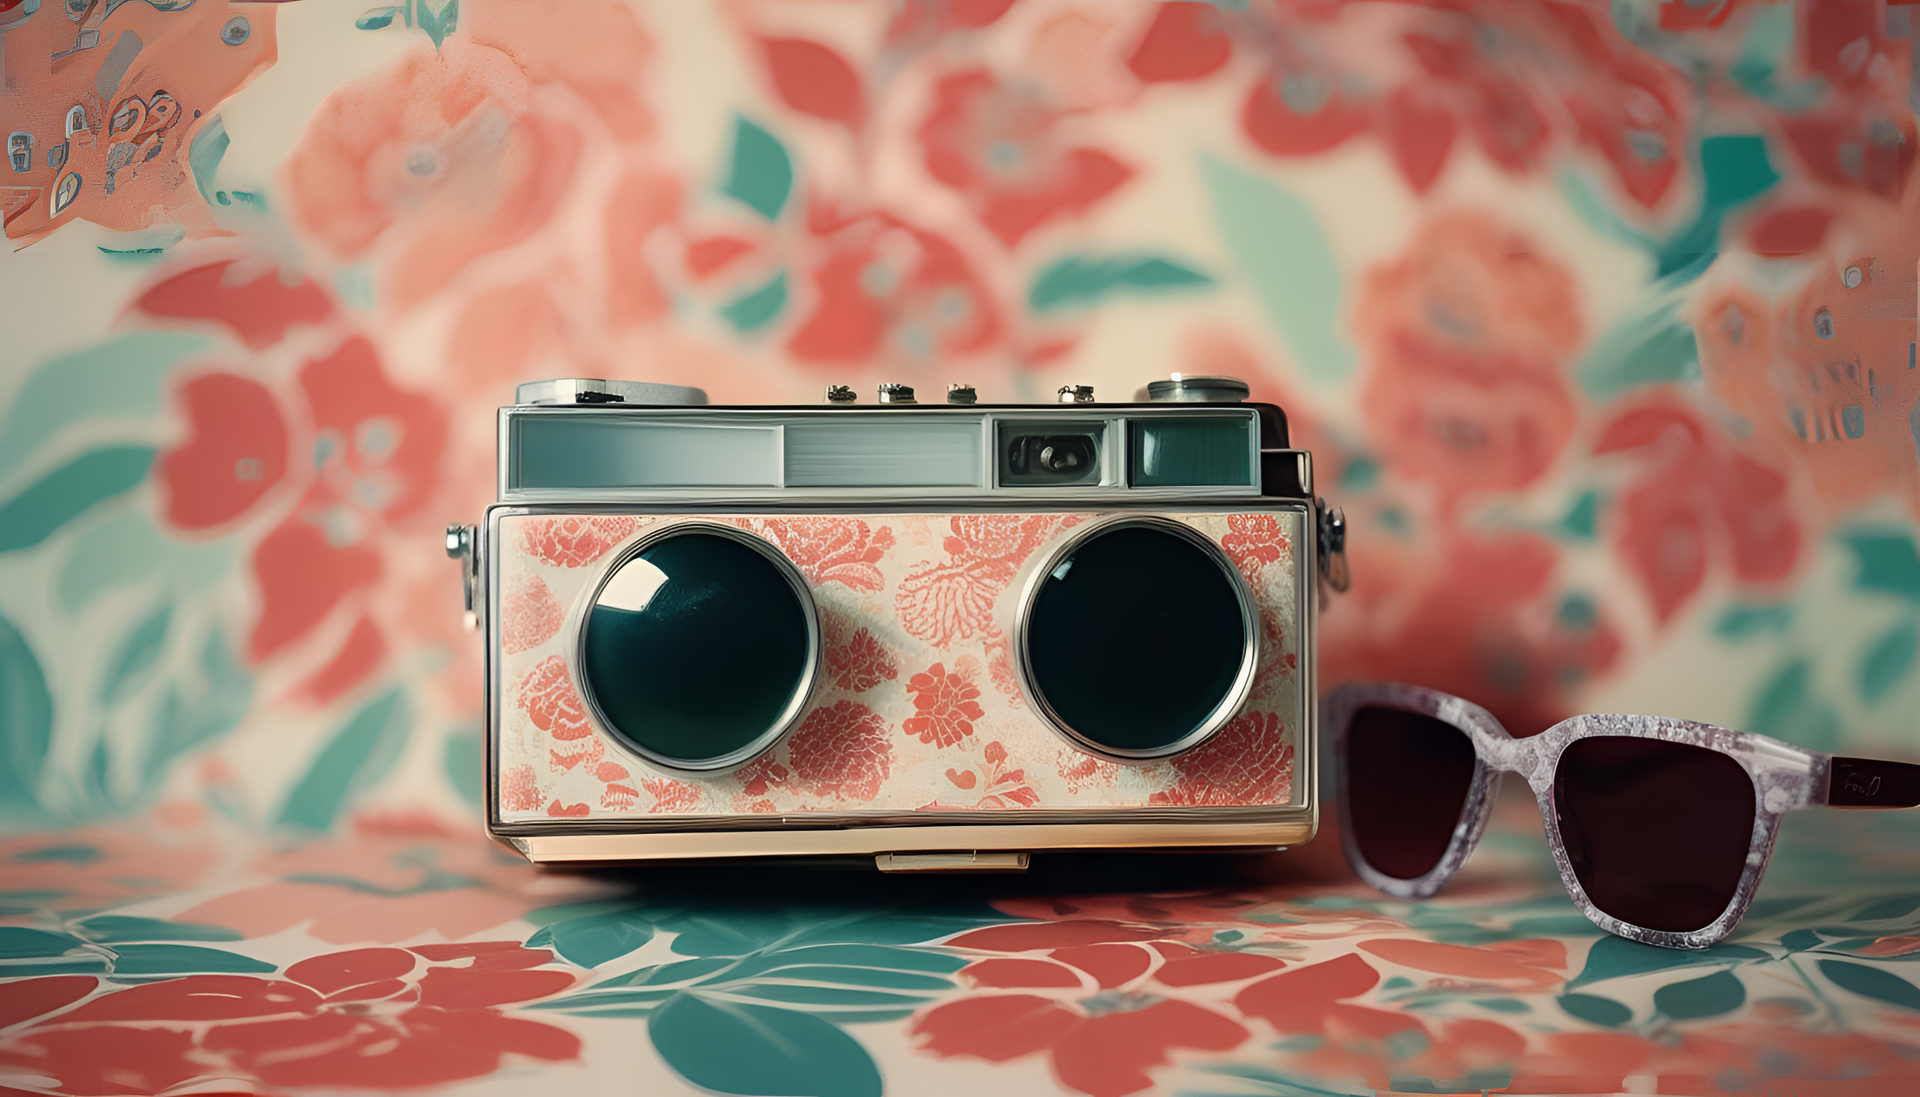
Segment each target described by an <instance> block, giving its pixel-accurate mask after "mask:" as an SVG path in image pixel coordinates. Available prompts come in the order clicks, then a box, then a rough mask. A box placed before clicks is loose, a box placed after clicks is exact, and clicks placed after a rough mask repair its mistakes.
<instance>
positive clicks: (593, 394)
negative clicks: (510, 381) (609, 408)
mask: <svg viewBox="0 0 1920 1097" xmlns="http://www.w3.org/2000/svg"><path fill="white" fill-rule="evenodd" d="M513 402H514V403H515V404H525V405H536V406H545V405H555V404H574V405H578V404H585V405H589V406H591V405H595V404H635V405H640V406H647V405H662V404H665V405H673V406H680V407H705V406H706V403H707V393H706V390H704V389H696V388H690V387H688V386H686V385H660V384H655V383H654V382H652V381H614V380H606V379H601V378H593V377H561V378H558V379H556V380H552V381H528V382H527V383H526V384H524V385H520V386H517V387H516V388H515V389H514V390H513Z"/></svg>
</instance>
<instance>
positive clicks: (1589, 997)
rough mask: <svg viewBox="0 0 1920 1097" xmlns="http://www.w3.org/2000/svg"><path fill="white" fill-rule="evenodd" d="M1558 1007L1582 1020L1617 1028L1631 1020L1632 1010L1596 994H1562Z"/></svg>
mask: <svg viewBox="0 0 1920 1097" xmlns="http://www.w3.org/2000/svg"><path fill="white" fill-rule="evenodd" d="M1560 1008H1561V1009H1564V1010H1566V1011H1567V1012H1568V1013H1570V1014H1572V1015H1573V1016H1575V1017H1578V1018H1580V1019H1581V1020H1582V1021H1587V1022H1589V1023H1591V1024H1596V1025H1605V1026H1606V1027H1608V1028H1618V1027H1619V1026H1621V1025H1624V1024H1626V1023H1627V1022H1628V1021H1631V1020H1633V1010H1631V1009H1628V1008H1627V1007H1626V1006H1624V1005H1622V1004H1620V1003H1619V1002H1616V1001H1614V1000H1613V999H1611V998H1602V997H1600V996H1599V995H1597V994H1562V995H1561V996H1560Z"/></svg>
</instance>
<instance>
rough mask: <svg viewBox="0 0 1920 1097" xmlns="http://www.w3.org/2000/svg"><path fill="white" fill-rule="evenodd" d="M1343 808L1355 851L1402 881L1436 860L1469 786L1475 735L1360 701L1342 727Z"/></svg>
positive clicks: (1450, 835) (1427, 868) (1449, 836)
mask: <svg viewBox="0 0 1920 1097" xmlns="http://www.w3.org/2000/svg"><path fill="white" fill-rule="evenodd" d="M1346 751H1347V788H1346V794H1347V815H1348V818H1349V820H1350V821H1351V822H1352V824H1353V838H1354V843H1355V845H1356V846H1358V847H1359V850H1360V855H1361V856H1362V857H1364V858H1366V860H1367V863H1368V864H1369V865H1372V866H1373V867H1374V868H1375V869H1376V870H1378V871H1380V872H1383V873H1385V874H1387V875H1388V876H1392V877H1395V878H1396V879H1400V880H1414V879H1418V878H1419V877H1421V876H1425V875H1426V874H1427V873H1428V872H1430V871H1432V870H1433V867H1434V866H1435V865H1437V864H1439V863H1440V858H1441V856H1442V855H1443V854H1445V853H1446V852H1447V843H1448V842H1449V841H1451V840H1452V838H1453V828H1454V826H1455V825H1456V824H1458V823H1459V822H1460V814H1461V812H1462V811H1464V810H1465V809H1466V806H1467V793H1468V792H1469V791H1470V790H1471V789H1472V787H1473V740H1471V739H1468V738H1467V735H1466V733H1465V732H1463V731H1461V730H1460V729H1459V728H1456V727H1454V726H1453V725H1452V724H1449V723H1447V722H1445V721H1443V720H1436V719H1434V718H1433V717H1431V716H1422V715H1421V714H1419V713H1417V712H1401V711H1400V710H1398V709H1390V708H1363V709H1361V710H1359V711H1358V712H1355V713H1354V714H1353V722H1352V723H1351V724H1349V725H1348V727H1347V743H1346Z"/></svg>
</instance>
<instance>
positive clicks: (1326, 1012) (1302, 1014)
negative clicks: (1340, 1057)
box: [1233, 953, 1424, 1037]
mask: <svg viewBox="0 0 1920 1097" xmlns="http://www.w3.org/2000/svg"><path fill="white" fill-rule="evenodd" d="M1379 982H1380V973H1379V972H1377V971H1375V970H1374V969H1373V968H1372V967H1370V966H1369V965H1368V964H1367V962H1366V961H1365V960H1362V959H1361V958H1360V957H1359V956H1358V955H1356V954H1354V953H1348V954H1346V955H1345V956H1341V957H1339V958H1337V959H1333V960H1327V961H1325V962H1322V963H1318V964H1310V965H1308V966H1306V967H1302V968H1294V969H1292V970H1289V971H1283V972H1281V973H1279V974H1278V975H1274V976H1271V977H1269V978H1266V979H1262V980H1261V981H1259V982H1257V983H1254V984H1253V985H1251V986H1249V987H1247V988H1246V989H1245V990H1242V991H1241V992H1240V993H1239V994H1238V995H1236V996H1235V997H1234V999H1233V1004H1234V1005H1235V1006H1237V1007H1239V1009H1240V1012H1241V1013H1244V1014H1246V1015H1247V1016H1249V1017H1262V1018H1265V1019H1266V1021H1267V1023H1268V1024H1270V1025H1272V1026H1273V1027H1274V1028H1275V1029H1277V1030H1279V1031H1280V1032H1288V1033H1312V1034H1315V1035H1318V1034H1320V1033H1322V1032H1340V1031H1342V1030H1344V1031H1347V1032H1358V1033H1364V1034H1368V1035H1375V1036H1378V1037H1385V1036H1388V1035H1391V1034H1392V1033H1395V1032H1399V1031H1402V1030H1405V1029H1415V1030H1423V1029H1424V1026H1423V1025H1421V1023H1420V1021H1419V1020H1418V1019H1417V1018H1415V1017H1412V1016H1410V1015H1408V1014H1405V1013H1389V1012H1387V1011H1385V1010H1378V1009H1370V1008H1368V1007H1366V1006H1354V1005H1345V1004H1343V1001H1342V1000H1343V999H1347V998H1357V997H1359V996H1360V995H1362V994H1365V993H1366V992H1367V991H1369V990H1372V989H1373V988H1374V986H1375V985H1376V984H1378V983H1379Z"/></svg>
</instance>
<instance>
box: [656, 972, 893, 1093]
mask: <svg viewBox="0 0 1920 1097" xmlns="http://www.w3.org/2000/svg"><path fill="white" fill-rule="evenodd" d="M647 1033H648V1035H649V1036H650V1037H651V1038H652V1040H653V1046H654V1048H655V1050H657V1051H659V1053H660V1057H661V1058H662V1059H664V1060H666V1062H667V1065H668V1066H671V1067H672V1068H673V1069H674V1070H675V1071H677V1072H679V1074H680V1076H681V1077H683V1078H685V1079H687V1081H689V1082H692V1083H693V1084H694V1085H697V1086H701V1087H704V1088H706V1089H710V1090H715V1091H718V1092H720V1093H734V1094H751V1095H764V1097H880V1091H881V1084H880V1068H879V1067H877V1066H875V1065H874V1062H873V1057H872V1056H870V1055H868V1054H867V1050H866V1049H865V1048H863V1047H861V1046H860V1043H859V1041H857V1040H855V1039H854V1038H853V1037H851V1036H849V1035H847V1034H846V1033H845V1032H843V1031H841V1030H840V1029H839V1028H837V1027H835V1026H834V1025H832V1024H830V1023H828V1022H826V1021H823V1020H821V1019H820V1018H818V1017H815V1016H813V1015H811V1014H807V1013H801V1012H799V1011H797V1010H790V1009H776V1008H773V1007H771V1006H760V1005H749V1004H746V1003H736V1002H710V1001H707V1000H705V999H703V998H700V997H697V996H695V995H692V994H680V995H677V996H675V997H673V998H670V999H668V1000H667V1001H666V1003H665V1004H663V1005H661V1006H660V1007H659V1008H658V1009H656V1010H655V1011H654V1013H653V1017H652V1019H651V1020H650V1021H649V1022H648V1024H647Z"/></svg>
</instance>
